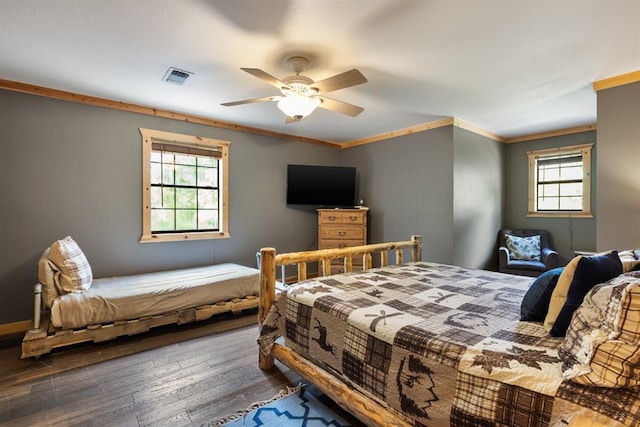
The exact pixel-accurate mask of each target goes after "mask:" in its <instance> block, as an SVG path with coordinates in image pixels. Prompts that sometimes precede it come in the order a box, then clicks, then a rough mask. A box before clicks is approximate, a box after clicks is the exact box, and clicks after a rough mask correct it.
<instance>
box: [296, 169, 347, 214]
mask: <svg viewBox="0 0 640 427" xmlns="http://www.w3.org/2000/svg"><path fill="white" fill-rule="evenodd" d="M355 200H356V168H355V167H350V166H314V165H288V167H287V204H288V205H314V206H326V207H353V206H354V204H355Z"/></svg>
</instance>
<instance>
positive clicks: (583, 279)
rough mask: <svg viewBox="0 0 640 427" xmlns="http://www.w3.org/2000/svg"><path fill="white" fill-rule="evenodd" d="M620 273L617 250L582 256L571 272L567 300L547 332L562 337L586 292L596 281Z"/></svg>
mask: <svg viewBox="0 0 640 427" xmlns="http://www.w3.org/2000/svg"><path fill="white" fill-rule="evenodd" d="M620 274H622V263H621V262H620V257H619V256H618V252H617V251H611V252H609V253H607V254H604V255H593V256H586V257H583V258H582V259H581V260H580V261H579V262H578V265H577V266H576V271H575V273H574V274H573V280H572V281H571V285H570V286H569V291H568V292H567V300H566V301H565V303H564V305H563V306H562V309H561V310H560V313H558V317H557V318H556V320H555V322H554V323H553V327H552V328H551V330H550V331H549V333H550V334H551V335H552V336H554V337H563V336H564V335H565V334H566V333H567V328H568V327H569V323H570V322H571V316H573V312H574V311H576V309H577V308H578V307H579V306H580V304H582V301H583V300H584V296H585V295H586V294H587V292H589V291H590V290H591V288H593V287H594V286H595V285H597V284H598V283H604V282H606V281H608V280H610V279H613V278H614V277H616V276H619V275H620Z"/></svg>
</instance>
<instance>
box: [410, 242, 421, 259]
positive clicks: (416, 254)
mask: <svg viewBox="0 0 640 427" xmlns="http://www.w3.org/2000/svg"><path fill="white" fill-rule="evenodd" d="M411 241H412V242H414V243H415V246H414V247H413V248H411V262H418V261H422V236H419V235H413V236H411Z"/></svg>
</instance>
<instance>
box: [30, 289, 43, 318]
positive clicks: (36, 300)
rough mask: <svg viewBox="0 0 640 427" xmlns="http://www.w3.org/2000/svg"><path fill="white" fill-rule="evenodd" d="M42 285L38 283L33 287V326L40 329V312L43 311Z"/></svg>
mask: <svg viewBox="0 0 640 427" xmlns="http://www.w3.org/2000/svg"><path fill="white" fill-rule="evenodd" d="M41 304H42V285H41V284H40V283H37V284H36V285H35V286H34V287H33V328H32V330H39V329H40V313H41V312H42V305H41Z"/></svg>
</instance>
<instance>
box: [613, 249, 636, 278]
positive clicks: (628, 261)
mask: <svg viewBox="0 0 640 427" xmlns="http://www.w3.org/2000/svg"><path fill="white" fill-rule="evenodd" d="M637 251H638V250H637V249H636V250H627V251H622V252H618V256H619V257H620V261H621V262H622V271H623V272H625V273H626V272H627V271H631V270H633V269H634V268H636V267H638V266H640V259H638V257H637V254H638V252H637Z"/></svg>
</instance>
